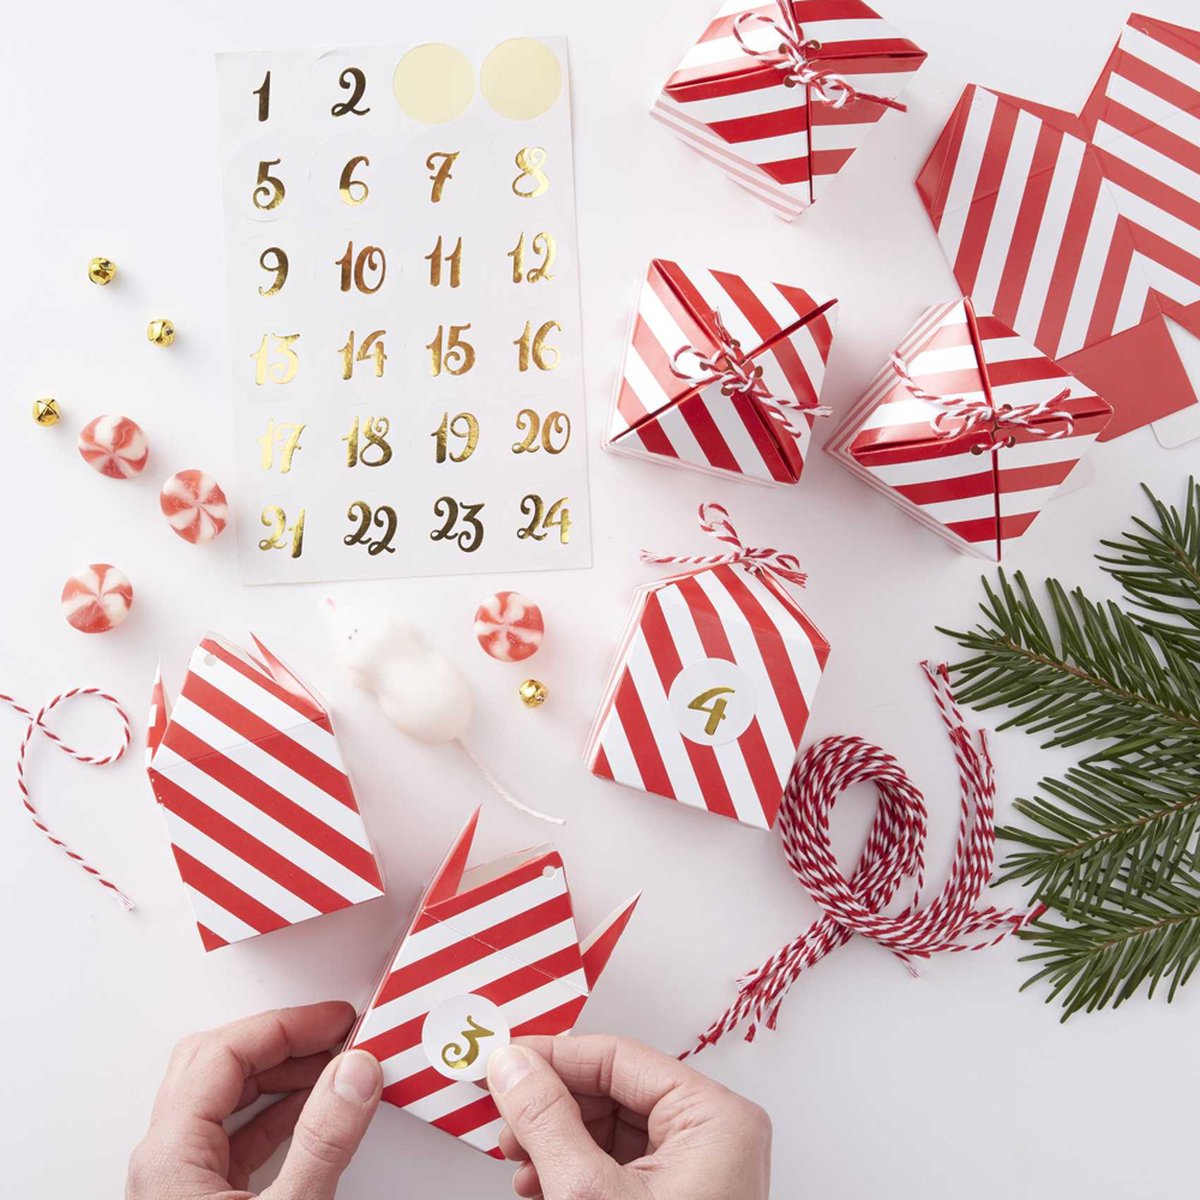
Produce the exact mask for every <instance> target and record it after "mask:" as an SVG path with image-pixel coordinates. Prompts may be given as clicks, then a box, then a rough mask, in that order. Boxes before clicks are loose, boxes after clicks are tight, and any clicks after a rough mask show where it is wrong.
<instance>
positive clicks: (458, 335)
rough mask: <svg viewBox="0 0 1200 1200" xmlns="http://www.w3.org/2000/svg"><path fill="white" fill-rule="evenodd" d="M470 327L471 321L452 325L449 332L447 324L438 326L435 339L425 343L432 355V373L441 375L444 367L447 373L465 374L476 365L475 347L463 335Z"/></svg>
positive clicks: (430, 361)
mask: <svg viewBox="0 0 1200 1200" xmlns="http://www.w3.org/2000/svg"><path fill="white" fill-rule="evenodd" d="M470 328H471V324H470V322H467V324H466V325H451V326H450V332H449V333H446V331H445V326H443V325H439V326H438V327H437V333H436V334H434V336H433V341H432V342H427V343H426V344H425V349H426V350H428V351H429V355H430V360H429V373H430V374H431V375H440V374H441V373H442V370H443V368H444V369H445V371H446V374H447V375H465V374H466V373H467V372H468V371H469V370H470V369H471V368H472V367H473V366H474V365H475V347H474V346H472V345H471V343H470V342H468V341H467V340H466V338H464V337H463V336H462V335H463V334H464V333H465V332H466V331H467V330H468V329H470Z"/></svg>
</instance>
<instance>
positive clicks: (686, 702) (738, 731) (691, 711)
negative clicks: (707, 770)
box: [670, 658, 756, 746]
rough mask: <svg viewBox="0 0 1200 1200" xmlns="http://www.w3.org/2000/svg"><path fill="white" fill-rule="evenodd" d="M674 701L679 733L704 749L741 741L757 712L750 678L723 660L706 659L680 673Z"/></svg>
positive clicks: (673, 690)
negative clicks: (737, 740) (736, 740)
mask: <svg viewBox="0 0 1200 1200" xmlns="http://www.w3.org/2000/svg"><path fill="white" fill-rule="evenodd" d="M670 701H671V713H672V715H673V716H674V717H675V721H676V724H677V725H678V726H679V732H680V733H682V734H683V736H684V737H685V738H687V739H688V741H690V742H697V743H699V744H700V745H701V746H723V745H725V744H726V743H727V742H732V741H734V740H735V739H736V738H739V737H741V735H742V734H743V733H745V732H746V729H747V727H748V726H749V724H750V722H751V721H753V720H754V712H755V708H756V697H755V692H754V684H753V682H752V681H751V679H750V676H749V675H747V674H746V672H745V671H743V670H742V669H741V667H739V666H738V665H737V664H736V663H731V662H729V661H728V660H726V659H723V658H702V659H700V660H699V661H698V662H694V663H692V664H691V665H690V666H688V667H685V668H684V669H683V670H682V671H680V672H679V674H678V675H677V676H676V677H675V682H674V683H673V684H672V685H671V697H670Z"/></svg>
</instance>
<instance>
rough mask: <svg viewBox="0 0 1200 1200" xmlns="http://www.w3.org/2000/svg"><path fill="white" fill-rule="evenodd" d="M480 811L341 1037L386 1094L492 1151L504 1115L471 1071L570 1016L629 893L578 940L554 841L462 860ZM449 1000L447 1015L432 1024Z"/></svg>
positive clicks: (478, 1071)
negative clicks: (485, 859)
mask: <svg viewBox="0 0 1200 1200" xmlns="http://www.w3.org/2000/svg"><path fill="white" fill-rule="evenodd" d="M478 820H479V812H478V810H477V811H476V812H475V814H474V816H472V818H471V819H470V821H469V822H468V824H467V826H466V828H465V829H464V830H463V832H462V833H461V834H460V835H459V836H458V838H457V839H456V841H455V842H454V845H453V846H452V848H451V850H450V852H449V854H448V855H447V856H446V858H445V860H444V861H443V863H442V865H441V867H440V868H439V869H438V871H437V873H436V874H435V876H434V879H433V881H432V883H431V884H430V885H429V887H428V888H427V889H426V892H425V895H424V896H423V898H422V899H421V902H420V904H419V905H418V906H417V912H416V915H415V917H414V918H413V920H412V922H411V924H410V925H409V927H408V930H407V932H406V933H405V935H404V937H403V938H402V939H401V941H400V943H399V946H398V947H397V949H396V950H395V952H394V954H393V955H392V957H391V958H390V959H389V962H388V965H387V967H386V969H385V971H384V972H383V975H382V977H381V979H380V981H379V984H378V985H377V987H376V989H375V992H374V994H373V996H372V998H371V1001H370V1003H369V1004H368V1005H367V1007H366V1008H365V1010H364V1011H363V1013H362V1015H361V1017H360V1018H359V1023H358V1025H357V1027H356V1028H355V1029H354V1031H353V1032H352V1033H351V1035H350V1037H349V1039H348V1041H347V1046H348V1047H349V1046H352V1047H356V1048H359V1049H364V1050H368V1051H370V1052H371V1053H372V1054H374V1055H375V1057H376V1058H378V1059H379V1061H380V1062H381V1064H382V1065H383V1077H384V1088H383V1098H384V1100H386V1101H388V1102H389V1103H391V1104H394V1105H396V1106H397V1107H398V1108H401V1109H403V1110H404V1111H405V1112H407V1113H409V1114H410V1115H411V1116H415V1117H419V1118H420V1119H421V1120H423V1121H426V1122H427V1123H429V1124H431V1125H433V1126H435V1127H436V1128H438V1129H441V1130H442V1131H443V1132H445V1133H449V1134H451V1135H453V1136H455V1137H457V1138H459V1139H461V1140H462V1141H464V1142H466V1143H467V1144H468V1145H470V1146H473V1147H474V1148H475V1149H477V1150H480V1151H482V1152H483V1153H484V1154H487V1155H489V1156H491V1157H492V1158H502V1157H503V1155H502V1154H501V1152H500V1148H499V1144H498V1138H499V1133H500V1129H501V1127H502V1125H503V1122H502V1120H501V1118H500V1114H499V1112H498V1110H497V1109H496V1106H495V1103H494V1102H493V1100H492V1098H491V1096H490V1095H489V1094H488V1093H487V1092H486V1091H484V1090H481V1089H480V1088H479V1087H478V1086H477V1085H476V1082H475V1081H476V1080H478V1079H481V1078H483V1077H484V1075H485V1073H486V1066H487V1058H488V1057H489V1055H490V1053H491V1051H492V1050H493V1049H494V1048H498V1047H499V1046H501V1045H505V1044H507V1041H508V1039H509V1038H510V1037H523V1036H529V1035H534V1034H543V1035H551V1036H554V1035H558V1034H562V1033H569V1032H570V1031H571V1030H572V1029H573V1028H574V1027H575V1024H576V1022H577V1021H578V1019H579V1016H580V1013H581V1012H582V1010H583V1007H584V1005H585V1004H586V1002H587V1000H588V997H589V996H590V995H591V992H592V990H593V989H594V987H595V985H596V982H597V980H598V979H599V977H600V975H601V973H602V972H603V970H604V968H605V966H606V965H607V963H608V960H609V957H610V955H611V954H612V951H613V950H614V948H615V947H616V945H617V942H618V941H619V940H620V938H621V935H622V934H623V933H624V931H625V928H626V926H627V925H628V923H629V920H630V918H631V916H632V915H633V910H634V908H635V907H636V905H637V902H638V898H639V897H638V896H634V897H633V898H632V899H631V900H629V901H628V902H627V903H625V904H624V905H622V906H621V907H620V908H618V909H617V910H616V912H614V913H613V914H612V915H611V916H610V917H609V918H608V919H607V920H605V921H603V922H601V924H600V926H599V927H598V928H597V929H596V930H595V931H594V932H593V933H592V934H591V936H590V937H588V938H586V939H584V940H582V941H581V940H580V938H579V935H578V932H577V930H576V926H575V918H574V912H573V907H572V903H571V893H570V889H569V887H568V885H567V879H566V872H565V870H564V868H563V862H562V858H561V857H560V855H559V854H558V852H557V851H556V850H554V849H553V848H550V847H540V848H538V849H535V850H530V851H526V852H522V853H521V854H518V855H515V856H513V857H512V858H510V859H506V860H503V861H501V862H499V863H492V864H485V865H481V866H478V867H474V868H471V869H470V870H468V869H467V860H468V857H469V855H470V850H471V843H472V841H473V839H474V836H475V830H476V827H477V824H478ZM447 1006H449V1007H450V1008H451V1009H452V1010H453V1011H454V1019H455V1023H454V1024H452V1025H449V1026H445V1031H446V1032H445V1033H441V1034H439V1030H438V1028H437V1025H438V1022H439V1014H441V1013H444V1012H445V1011H446V1008H447ZM431 1035H433V1036H432V1040H431ZM468 1046H470V1047H471V1049H470V1050H469V1051H468V1052H466V1053H464V1051H467V1048H468ZM451 1047H453V1048H454V1054H453V1056H451V1055H448V1053H447V1051H448V1050H450V1049H451ZM468 1071H471V1072H472V1073H470V1074H467V1073H465V1072H468Z"/></svg>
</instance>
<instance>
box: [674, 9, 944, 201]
mask: <svg viewBox="0 0 1200 1200" xmlns="http://www.w3.org/2000/svg"><path fill="white" fill-rule="evenodd" d="M925 57H926V55H925V51H923V50H921V49H920V48H918V47H917V46H915V45H914V44H913V43H912V42H910V41H909V40H908V39H907V38H904V37H901V36H900V34H898V33H897V32H896V31H895V30H894V29H893V28H892V27H891V26H890V25H889V24H888V23H887V22H886V21H884V20H883V19H882V18H881V17H880V16H879V14H878V13H877V12H876V11H875V10H874V9H873V8H871V7H870V6H869V5H866V4H864V3H862V2H861V0H779V2H778V3H770V2H768V3H763V4H754V5H747V4H746V3H745V2H744V0H729V2H728V3H725V4H723V5H722V6H721V8H720V9H719V11H718V12H717V15H716V16H715V17H714V18H713V19H712V21H711V22H709V25H708V28H707V29H705V31H704V33H703V34H702V35H701V36H700V39H699V41H697V42H696V43H695V45H694V46H692V48H691V49H690V50H689V51H688V52H687V54H686V55H685V56H684V59H683V61H682V62H681V63H680V64H679V66H678V68H677V69H676V70H675V72H674V74H672V75H671V77H670V78H669V79H668V80H667V82H666V85H665V86H664V87H663V90H662V92H661V94H660V95H659V97H658V99H657V101H656V102H655V104H654V107H653V108H652V109H651V114H652V115H653V116H654V117H656V118H657V119H658V120H659V121H661V122H662V123H663V124H664V125H666V126H667V128H669V129H671V130H672V131H673V132H674V133H676V134H678V135H679V137H681V138H682V139H683V140H684V141H685V142H686V143H687V144H688V145H689V146H691V147H692V149H693V150H695V151H696V152H697V153H699V154H701V155H703V156H704V157H705V158H707V159H709V160H710V161H711V162H713V163H715V164H716V165H717V166H718V167H720V168H721V169H722V170H723V171H724V172H725V174H726V175H728V176H729V178H730V179H732V180H733V182H734V183H736V184H739V185H740V186H741V187H743V188H745V189H746V190H747V191H748V192H750V194H751V195H753V196H756V197H757V198H758V199H759V200H761V201H763V203H765V204H766V205H768V206H769V207H770V208H771V209H772V210H774V212H775V213H777V214H778V215H779V216H780V217H782V218H783V219H784V220H787V221H791V220H793V219H795V217H797V216H798V215H799V214H800V213H801V212H803V211H804V210H805V209H806V208H807V207H808V206H809V205H810V204H812V203H813V201H814V200H816V199H817V197H818V196H819V195H822V194H823V193H824V190H825V186H826V184H827V182H828V180H829V179H830V177H832V176H833V175H836V174H837V173H838V171H840V170H841V169H842V167H843V166H844V165H845V163H846V161H847V160H848V159H849V158H850V156H851V155H852V154H853V153H854V151H855V150H857V149H858V147H859V146H861V145H862V143H863V142H864V141H866V139H867V135H868V134H869V133H870V132H871V130H872V129H873V128H874V126H875V123H876V122H877V121H878V120H879V118H880V117H882V116H883V114H884V113H885V112H886V111H887V110H888V108H902V107H903V106H902V105H899V104H897V103H896V101H895V97H896V96H898V95H899V94H900V92H901V91H903V90H904V88H905V87H906V86H907V85H908V82H909V80H910V79H911V77H912V75H913V73H914V72H915V71H916V70H917V69H918V68H919V67H920V66H921V64H922V63H923V62H924V61H925Z"/></svg>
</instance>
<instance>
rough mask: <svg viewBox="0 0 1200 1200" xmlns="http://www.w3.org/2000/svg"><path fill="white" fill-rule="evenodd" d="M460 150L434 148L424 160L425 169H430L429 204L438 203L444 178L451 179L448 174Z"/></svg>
mask: <svg viewBox="0 0 1200 1200" xmlns="http://www.w3.org/2000/svg"><path fill="white" fill-rule="evenodd" d="M461 153H462V151H461V150H453V151H451V150H435V151H434V152H433V153H432V154H431V155H430V156H429V157H428V158H427V159H426V160H425V169H426V170H427V171H432V172H433V174H432V175H430V176H429V179H430V181H431V182H432V184H433V187H432V188H430V191H429V202H430V203H431V204H439V203H441V199H442V189H443V188H445V186H446V180H448V179H453V178H454V176H453V175H451V174H450V170H451V168H452V167H453V166H454V164H455V162H457V161H458V156H459V154H461Z"/></svg>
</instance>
